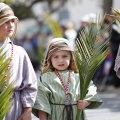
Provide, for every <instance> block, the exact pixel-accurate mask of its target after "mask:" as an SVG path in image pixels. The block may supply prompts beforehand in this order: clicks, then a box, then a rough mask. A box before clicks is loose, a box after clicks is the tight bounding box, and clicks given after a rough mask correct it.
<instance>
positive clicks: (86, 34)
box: [75, 19, 111, 120]
mask: <svg viewBox="0 0 120 120" xmlns="http://www.w3.org/2000/svg"><path fill="white" fill-rule="evenodd" d="M110 31H111V29H110V24H108V25H105V26H104V28H102V24H100V20H99V19H97V21H96V23H93V24H91V25H90V27H89V28H88V29H87V30H83V31H82V32H81V33H80V36H79V38H78V39H77V40H76V51H75V56H76V63H77V66H78V70H79V74H80V99H81V100H83V99H84V98H85V96H86V92H87V89H88V86H89V84H90V82H91V80H92V79H93V76H94V74H95V72H96V71H97V69H98V68H99V66H100V64H101V63H102V62H103V60H104V59H105V58H106V55H107V53H108V52H109V48H108V42H109V38H110V36H109V37H108V38H104V36H103V34H104V33H105V32H110ZM98 36H101V37H102V42H99V41H98ZM79 119H80V110H78V113H77V117H76V120H79Z"/></svg>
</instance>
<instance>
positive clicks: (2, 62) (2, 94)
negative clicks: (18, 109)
mask: <svg viewBox="0 0 120 120" xmlns="http://www.w3.org/2000/svg"><path fill="white" fill-rule="evenodd" d="M5 47H6V44H4V46H3V47H2V48H0V74H1V76H0V120H2V119H3V118H4V116H5V114H6V113H7V112H8V110H9V108H10V105H11V102H10V99H11V97H12V95H13V87H12V86H13V83H10V84H9V85H8V82H9V79H10V77H11V73H10V71H9V70H10V69H7V68H8V65H9V63H10V58H6V53H7V51H5V52H3V51H4V48H5Z"/></svg>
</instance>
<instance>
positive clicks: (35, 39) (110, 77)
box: [15, 13, 120, 88]
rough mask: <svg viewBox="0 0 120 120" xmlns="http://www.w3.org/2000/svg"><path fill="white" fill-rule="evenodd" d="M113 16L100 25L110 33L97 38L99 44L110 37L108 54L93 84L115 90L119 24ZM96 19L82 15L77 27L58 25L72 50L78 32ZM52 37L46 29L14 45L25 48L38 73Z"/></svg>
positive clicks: (118, 84) (19, 40)
mask: <svg viewBox="0 0 120 120" xmlns="http://www.w3.org/2000/svg"><path fill="white" fill-rule="evenodd" d="M113 15H114V13H111V15H106V16H105V19H104V21H103V25H102V27H103V28H104V27H105V26H106V25H107V24H109V27H110V28H111V31H108V32H105V33H104V35H102V37H101V36H98V40H99V42H102V40H103V37H104V39H105V38H106V39H107V38H108V37H110V39H109V44H108V46H109V48H110V52H109V53H108V54H107V56H106V59H105V60H104V61H103V63H102V64H101V66H100V67H99V69H98V70H97V72H96V74H95V76H94V78H93V82H94V83H95V84H98V85H105V86H106V85H109V84H111V85H113V86H114V87H115V88H118V87H120V79H119V78H118V77H117V76H116V73H115V71H114V64H115V58H116V55H117V51H118V48H119V43H120V23H118V22H117V21H116V20H115V18H114V16H113ZM96 17H97V16H96V14H94V13H90V14H87V15H84V16H83V17H82V19H81V20H80V24H79V25H78V26H77V27H76V26H75V25H74V23H73V22H68V23H66V24H59V26H60V30H61V33H62V35H63V37H64V38H66V39H68V40H69V41H70V44H71V47H72V48H73V49H75V41H76V40H77V39H79V37H80V36H79V35H80V32H81V31H82V30H83V29H84V30H87V28H88V27H89V26H90V24H91V23H95V22H96ZM76 28H77V29H76ZM53 37H54V36H53V35H52V32H51V30H50V29H48V30H46V32H45V31H40V32H39V33H36V34H34V35H33V36H27V35H26V36H24V38H22V39H18V38H16V40H15V44H17V45H20V46H23V47H24V48H25V50H26V51H27V53H28V55H29V57H30V59H31V62H32V64H33V67H34V69H35V70H36V71H38V70H40V67H41V65H42V61H43V56H44V55H45V53H46V49H47V47H48V43H49V41H50V40H51V39H52V38H53Z"/></svg>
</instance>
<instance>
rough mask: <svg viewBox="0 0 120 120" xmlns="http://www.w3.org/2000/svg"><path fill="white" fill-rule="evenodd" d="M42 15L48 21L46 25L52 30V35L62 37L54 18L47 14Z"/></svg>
mask: <svg viewBox="0 0 120 120" xmlns="http://www.w3.org/2000/svg"><path fill="white" fill-rule="evenodd" d="M44 17H45V19H46V20H47V22H48V26H49V28H50V30H51V32H52V35H53V36H54V37H63V35H62V33H61V30H60V26H59V24H58V23H57V22H56V21H55V20H53V19H52V18H51V17H50V15H49V14H45V15H44Z"/></svg>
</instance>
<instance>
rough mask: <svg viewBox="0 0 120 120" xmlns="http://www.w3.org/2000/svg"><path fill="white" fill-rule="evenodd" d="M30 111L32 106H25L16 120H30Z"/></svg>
mask: <svg viewBox="0 0 120 120" xmlns="http://www.w3.org/2000/svg"><path fill="white" fill-rule="evenodd" d="M31 111H32V108H25V109H24V112H23V113H22V115H21V116H20V118H19V119H18V120H32V119H31Z"/></svg>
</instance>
